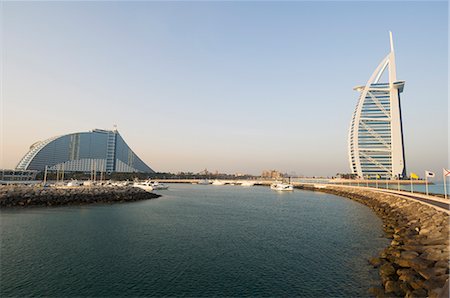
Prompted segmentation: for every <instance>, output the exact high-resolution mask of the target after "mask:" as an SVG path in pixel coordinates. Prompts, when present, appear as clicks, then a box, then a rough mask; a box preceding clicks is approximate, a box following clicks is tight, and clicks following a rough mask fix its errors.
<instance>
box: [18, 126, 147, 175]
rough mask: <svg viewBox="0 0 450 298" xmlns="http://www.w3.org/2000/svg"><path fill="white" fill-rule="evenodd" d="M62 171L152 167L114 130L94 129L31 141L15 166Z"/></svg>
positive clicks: (25, 168)
mask: <svg viewBox="0 0 450 298" xmlns="http://www.w3.org/2000/svg"><path fill="white" fill-rule="evenodd" d="M46 166H47V167H48V169H49V170H64V171H65V172H90V171H93V170H96V171H98V172H105V173H113V172H127V173H131V172H143V173H154V171H153V170H152V169H151V168H150V167H149V166H148V165H147V164H145V162H143V161H142V160H141V159H140V158H139V157H138V156H137V155H136V154H135V153H134V152H133V151H132V150H131V149H130V147H128V145H127V144H126V143H125V141H124V140H123V138H122V136H121V135H120V134H119V132H118V131H117V130H103V129H94V130H92V131H89V132H78V133H71V134H66V135H62V136H56V137H53V138H50V139H47V140H45V141H40V142H36V143H34V144H33V145H31V147H30V150H29V151H28V152H27V153H26V154H25V156H24V157H23V158H22V159H21V160H20V161H19V163H18V165H17V167H16V170H37V171H43V170H44V169H45V167H46Z"/></svg>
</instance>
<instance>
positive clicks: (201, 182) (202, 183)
mask: <svg viewBox="0 0 450 298" xmlns="http://www.w3.org/2000/svg"><path fill="white" fill-rule="evenodd" d="M197 184H200V185H209V184H210V181H209V180H208V179H203V180H200V181H199V182H198V183H197Z"/></svg>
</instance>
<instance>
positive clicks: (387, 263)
mask: <svg viewBox="0 0 450 298" xmlns="http://www.w3.org/2000/svg"><path fill="white" fill-rule="evenodd" d="M319 190H320V191H324V192H328V193H333V194H336V195H339V196H344V197H348V198H350V199H353V200H356V201H358V202H360V203H362V204H365V205H367V206H369V207H370V208H372V209H373V210H374V211H375V212H376V213H377V214H378V215H379V216H380V217H381V219H382V220H383V228H384V231H385V233H386V236H387V237H388V238H390V239H392V241H391V243H390V245H389V246H388V247H387V248H385V249H384V250H383V251H382V252H381V253H380V255H379V256H377V257H374V258H372V259H370V260H369V262H370V263H371V264H372V265H373V266H374V267H377V268H379V274H380V278H381V282H382V287H381V286H380V287H379V288H371V289H370V292H371V293H372V294H373V295H374V296H376V297H389V296H394V297H395V296H396V297H448V295H449V294H448V278H449V215H448V213H447V212H444V211H439V210H437V209H435V208H433V207H431V206H428V205H425V204H421V203H419V202H415V201H413V200H409V199H404V198H401V197H398V196H395V195H391V194H383V193H380V192H376V191H371V190H364V189H361V188H349V187H347V188H344V187H339V186H330V187H327V188H325V189H319Z"/></svg>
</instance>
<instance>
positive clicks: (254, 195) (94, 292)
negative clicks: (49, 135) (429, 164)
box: [0, 185, 388, 297]
mask: <svg viewBox="0 0 450 298" xmlns="http://www.w3.org/2000/svg"><path fill="white" fill-rule="evenodd" d="M170 187H171V188H170V189H169V190H167V191H161V192H160V193H161V194H163V197H161V198H159V199H155V200H149V201H142V202H135V203H126V204H115V205H103V206H99V205H98V206H82V207H61V208H40V209H23V210H7V211H5V210H3V211H2V212H1V213H0V216H1V218H0V219H1V243H0V245H1V255H0V257H1V266H0V273H1V276H0V277H1V282H0V296H2V297H7V296H30V295H32V296H42V295H44V296H59V297H61V296H302V297H338V296H339V297H362V296H368V295H367V289H368V288H369V287H370V286H371V285H374V284H377V283H378V277H377V271H376V270H375V269H372V268H371V267H370V266H369V265H368V262H367V259H368V258H369V257H371V256H373V255H375V254H377V252H379V251H380V250H381V249H382V248H383V247H385V246H387V244H388V241H387V239H384V238H383V237H381V235H382V229H381V225H382V223H381V221H380V220H379V219H378V218H377V217H376V216H375V215H374V214H373V213H372V211H371V210H370V209H369V208H367V207H365V206H363V205H361V204H358V203H356V202H353V201H351V200H348V199H345V198H340V197H337V196H333V195H328V194H321V193H314V192H307V191H301V190H295V191H294V192H292V193H278V192H274V191H272V190H270V189H269V188H267V187H249V188H245V187H240V186H212V185H211V186H200V185H171V186H170Z"/></svg>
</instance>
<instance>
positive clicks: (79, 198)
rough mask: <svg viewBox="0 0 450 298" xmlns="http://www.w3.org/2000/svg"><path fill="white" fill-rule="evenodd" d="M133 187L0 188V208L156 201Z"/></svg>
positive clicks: (155, 196)
mask: <svg viewBox="0 0 450 298" xmlns="http://www.w3.org/2000/svg"><path fill="white" fill-rule="evenodd" d="M159 197H160V195H157V194H154V193H150V192H146V191H145V190H142V189H140V188H136V187H131V186H129V187H102V186H92V187H71V188H70V187H62V188H57V187H45V188H44V187H37V186H24V185H16V186H0V208H14V207H16V208H23V207H50V206H65V205H85V204H111V203H124V202H134V201H140V200H148V199H155V198H159Z"/></svg>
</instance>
